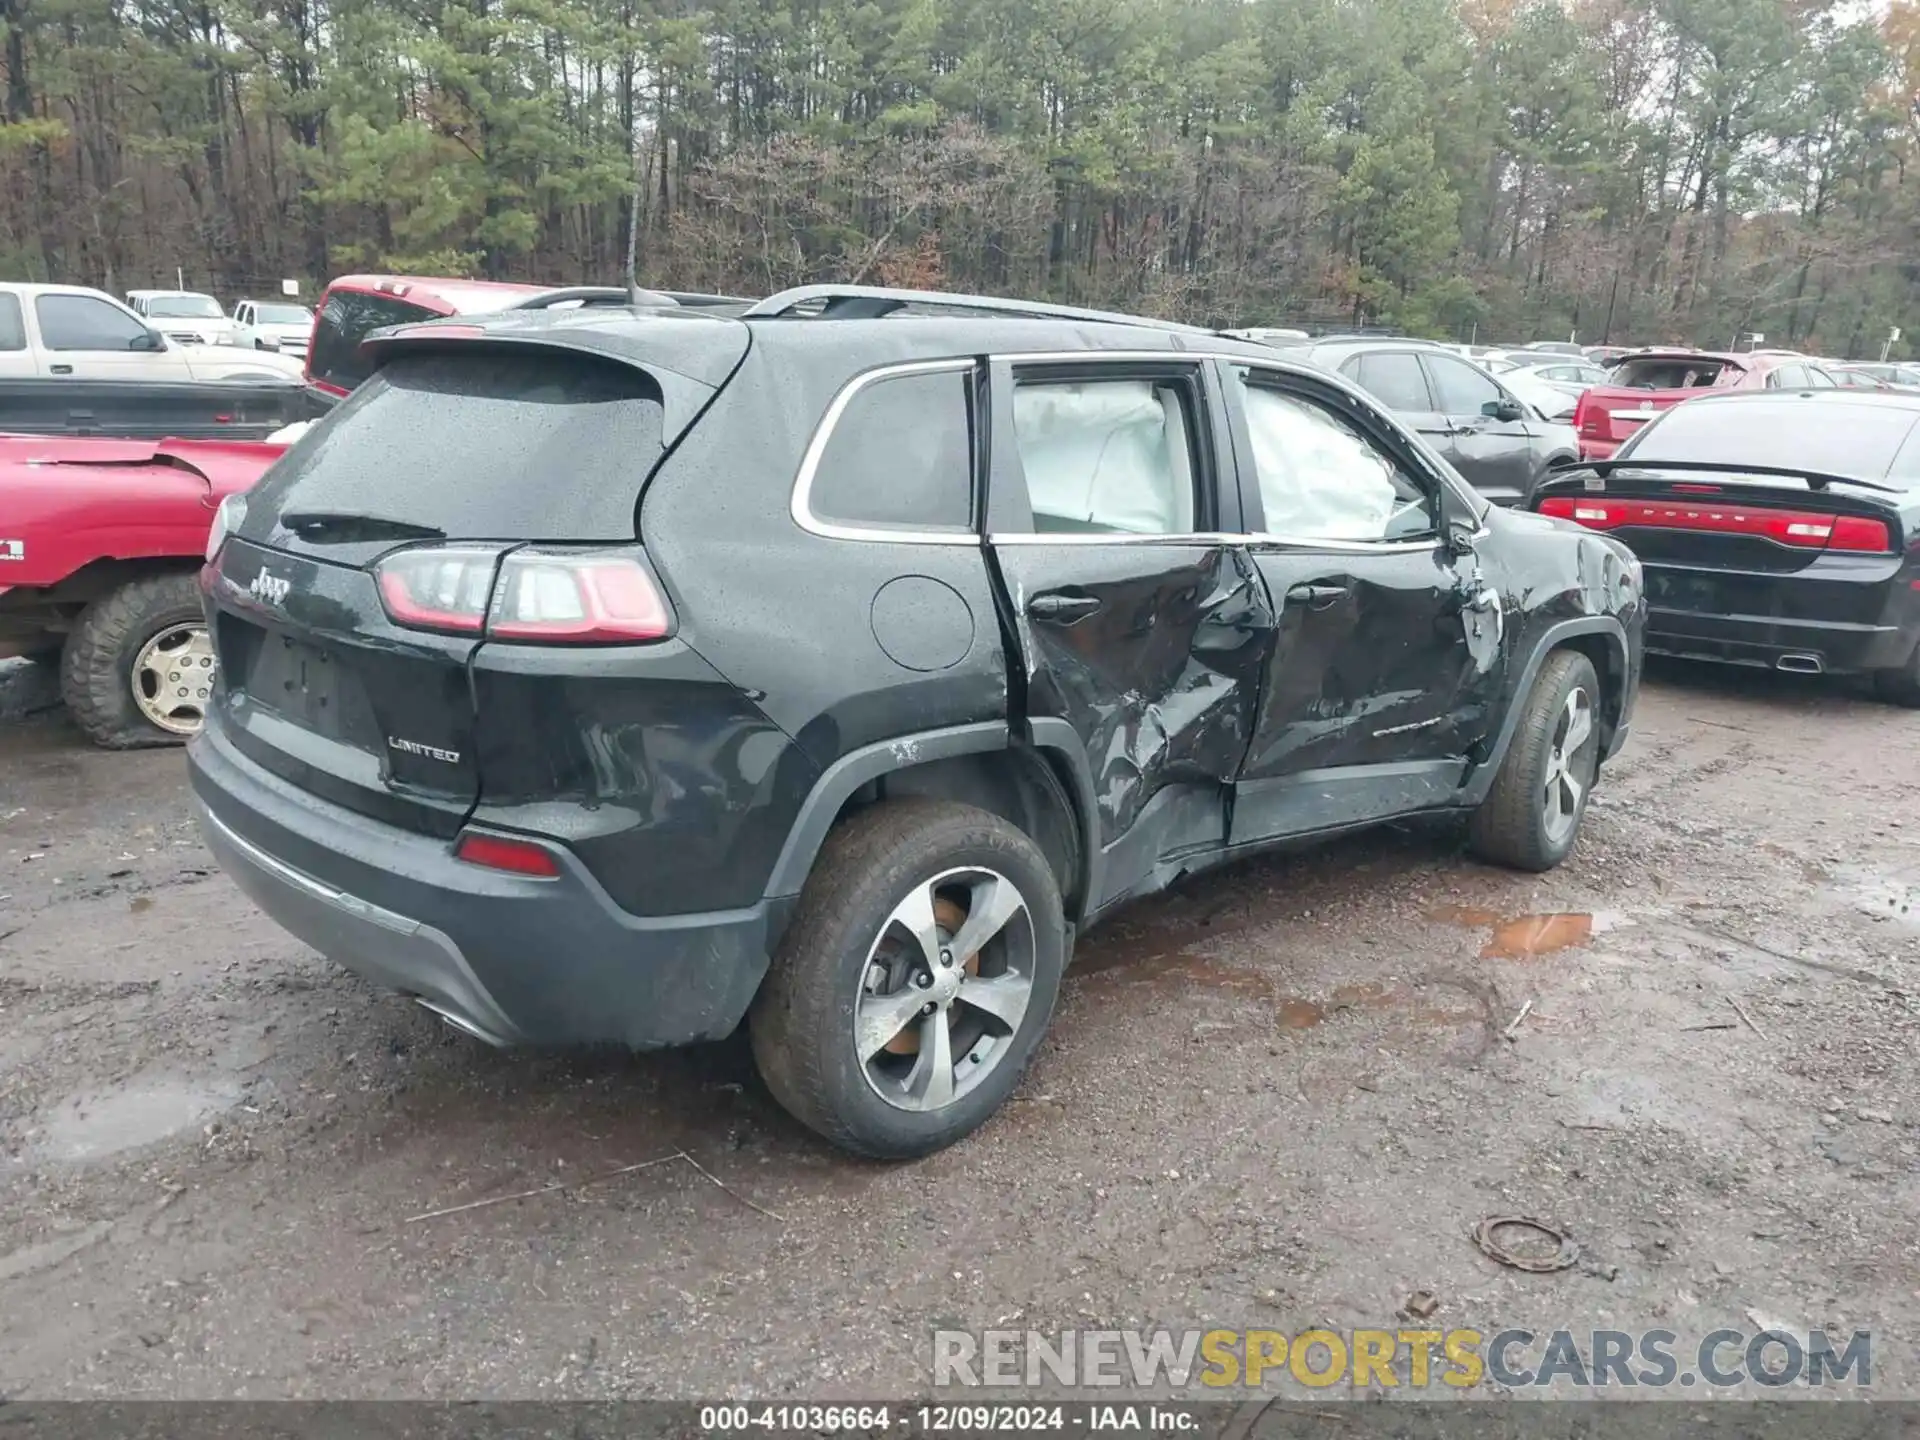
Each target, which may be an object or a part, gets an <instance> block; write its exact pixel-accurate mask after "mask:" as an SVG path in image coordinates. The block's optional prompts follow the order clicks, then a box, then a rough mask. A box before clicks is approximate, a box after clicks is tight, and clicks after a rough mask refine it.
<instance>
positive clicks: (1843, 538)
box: [1827, 515, 1893, 554]
mask: <svg viewBox="0 0 1920 1440" xmlns="http://www.w3.org/2000/svg"><path fill="white" fill-rule="evenodd" d="M1827 548H1828V549H1829V550H1860V551H1866V552H1868V553H1869V554H1885V553H1886V552H1887V551H1889V550H1891V549H1893V536H1892V535H1890V534H1889V533H1888V532H1887V526H1886V522H1885V521H1882V520H1868V519H1866V518H1865V517H1863V516H1859V515H1836V516H1835V517H1834V520H1833V538H1832V539H1831V540H1829V541H1827Z"/></svg>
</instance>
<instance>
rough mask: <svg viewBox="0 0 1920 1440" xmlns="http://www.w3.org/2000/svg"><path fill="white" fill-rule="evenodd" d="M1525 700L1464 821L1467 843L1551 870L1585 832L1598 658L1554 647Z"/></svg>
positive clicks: (1596, 733) (1594, 751)
mask: <svg viewBox="0 0 1920 1440" xmlns="http://www.w3.org/2000/svg"><path fill="white" fill-rule="evenodd" d="M1521 704H1522V707H1523V708H1522V710H1521V712H1520V723H1519V725H1518V727H1517V728H1516V729H1515V731H1514V736H1513V742H1512V743H1511V744H1510V745H1509V746H1508V747H1507V753H1506V757H1505V759H1503V760H1502V761H1501V762H1500V772H1499V774H1497V775H1496V776H1494V780H1493V788H1492V789H1491V790H1490V791H1488V792H1487V798H1486V799H1485V800H1483V801H1482V802H1481V803H1480V807H1479V808H1478V809H1477V810H1475V811H1474V812H1473V816H1472V818H1471V819H1470V820H1469V821H1468V823H1467V844H1468V847H1469V848H1470V849H1472V851H1473V852H1474V854H1476V855H1478V856H1480V857H1481V858H1482V859H1484V860H1491V861H1494V862H1496V863H1497V864H1501V865H1509V866H1511V867H1513V868H1514V869H1515V870H1533V871H1541V870H1551V869H1553V867H1554V866H1556V865H1558V864H1559V863H1560V862H1561V861H1562V860H1564V859H1566V858H1567V856H1568V854H1569V853H1571V851H1572V850H1573V847H1574V843H1575V842H1576V841H1577V840H1578V839H1579V838H1580V822H1581V821H1582V820H1583V819H1584V818H1585V816H1586V813H1587V800H1588V797H1589V796H1591V795H1592V793H1593V781H1594V777H1595V775H1596V774H1598V773H1599V769H1600V681H1599V677H1598V676H1597V675H1595V673H1594V669H1593V662H1592V661H1591V660H1589V659H1587V657H1586V656H1584V655H1582V654H1581V653H1580V652H1579V651H1578V650H1555V651H1554V652H1553V653H1552V654H1550V655H1548V656H1547V658H1546V661H1545V663H1543V664H1542V665H1541V667H1540V673H1539V675H1538V676H1536V677H1535V679H1534V682H1533V689H1532V691H1530V692H1529V693H1528V695H1527V697H1526V699H1525V700H1524V701H1522V702H1521ZM1582 716H1584V720H1583V719H1582Z"/></svg>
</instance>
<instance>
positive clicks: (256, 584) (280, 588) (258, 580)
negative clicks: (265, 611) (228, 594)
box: [247, 570, 293, 605]
mask: <svg viewBox="0 0 1920 1440" xmlns="http://www.w3.org/2000/svg"><path fill="white" fill-rule="evenodd" d="M292 588H293V585H292V582H290V581H287V580H282V579H281V578H280V577H279V576H278V575H269V574H268V573H267V572H266V571H264V570H262V571H261V572H260V573H259V574H258V575H256V576H254V577H253V583H252V584H251V585H249V586H247V593H248V594H249V595H251V596H253V598H254V599H256V600H264V601H266V603H267V604H269V605H278V604H279V603H280V602H281V601H282V600H284V599H286V598H287V591H289V590H291V589H292Z"/></svg>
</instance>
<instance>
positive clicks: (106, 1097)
mask: <svg viewBox="0 0 1920 1440" xmlns="http://www.w3.org/2000/svg"><path fill="white" fill-rule="evenodd" d="M239 1098H240V1092H239V1089H238V1087H236V1086H233V1085H230V1084H220V1083H217V1082H216V1083H206V1084H202V1083H196V1082H194V1081H191V1080H188V1079H186V1078H184V1077H182V1076H155V1077H152V1078H149V1079H146V1080H143V1081H138V1082H136V1083H134V1084H131V1085H128V1086H125V1087H122V1088H119V1089H114V1090H107V1091H92V1092H83V1093H81V1094H79V1095H74V1096H72V1097H70V1098H69V1099H67V1100H66V1101H64V1102H63V1103H61V1104H60V1105H59V1106H57V1107H56V1108H54V1109H53V1110H51V1111H50V1112H46V1113H43V1115H42V1117H41V1124H40V1134H39V1135H38V1136H37V1137H36V1148H37V1149H38V1150H39V1151H40V1153H41V1154H43V1155H44V1156H45V1157H46V1158H48V1159H50V1160H66V1161H77V1160H98V1159H100V1158H102V1157H103V1156H107V1155H117V1154H119V1153H120V1152H121V1151H124V1150H137V1149H139V1148H140V1147H141V1146H143V1145H152V1144H154V1143H155V1142H157V1141H160V1140H165V1139H166V1138H167V1137H168V1136H170V1135H178V1134H180V1133H181V1132H182V1131H186V1130H192V1129H195V1128H197V1127H199V1126H200V1125H202V1124H204V1123H205V1122H206V1121H207V1120H209V1119H211V1118H212V1117H213V1116H215V1115H218V1114H219V1113H220V1112H221V1111H223V1110H226V1109H228V1108H229V1107H230V1106H232V1105H233V1104H234V1103H235V1102H237V1101H238V1100H239Z"/></svg>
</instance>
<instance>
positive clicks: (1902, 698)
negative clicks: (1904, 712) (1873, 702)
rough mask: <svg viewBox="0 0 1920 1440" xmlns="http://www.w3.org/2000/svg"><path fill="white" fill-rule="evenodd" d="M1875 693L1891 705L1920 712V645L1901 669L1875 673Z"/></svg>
mask: <svg viewBox="0 0 1920 1440" xmlns="http://www.w3.org/2000/svg"><path fill="white" fill-rule="evenodd" d="M1873 693H1874V694H1876V695H1878V696H1879V697H1880V698H1881V699H1882V700H1884V701H1886V702H1887V703H1888V704H1889V705H1904V706H1906V707H1907V708H1908V709H1909V710H1920V645H1917V646H1915V647H1914V651H1913V654H1911V655H1909V656H1908V657H1907V663H1906V664H1904V665H1902V666H1900V668H1899V669H1897V670H1876V671H1874V672H1873Z"/></svg>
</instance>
